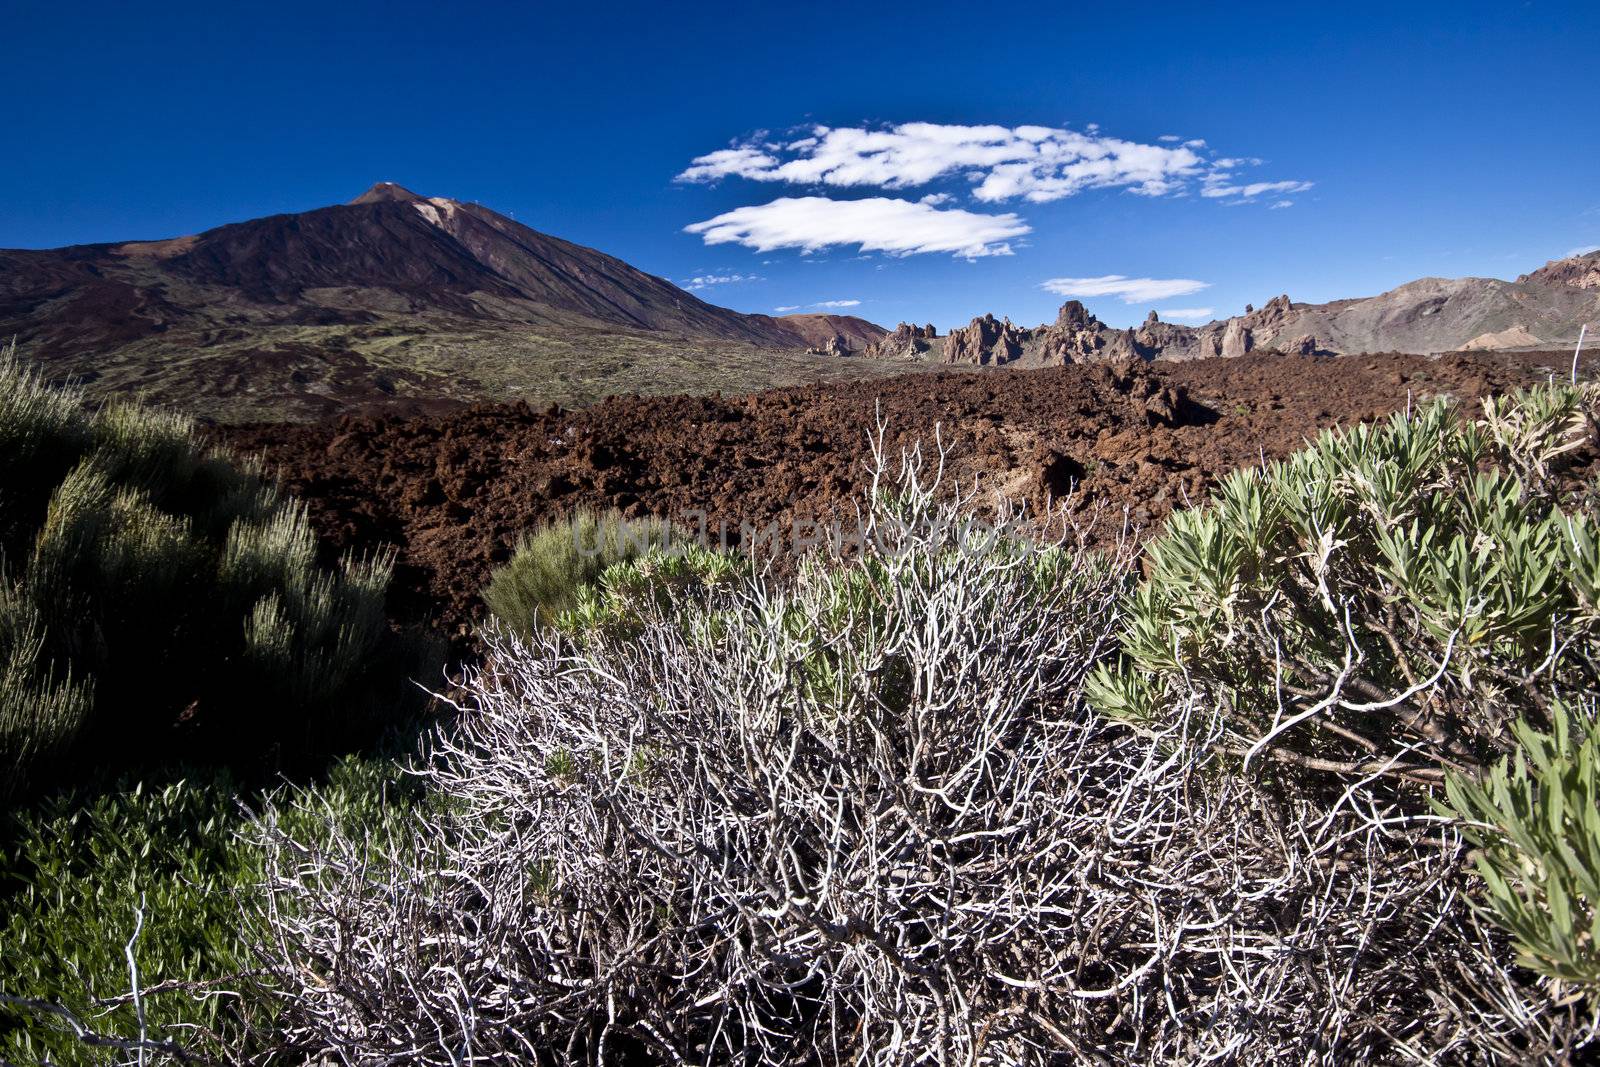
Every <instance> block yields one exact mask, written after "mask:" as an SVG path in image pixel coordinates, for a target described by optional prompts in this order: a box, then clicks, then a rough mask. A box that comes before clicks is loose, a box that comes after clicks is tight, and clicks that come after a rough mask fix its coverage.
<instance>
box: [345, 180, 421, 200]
mask: <svg viewBox="0 0 1600 1067" xmlns="http://www.w3.org/2000/svg"><path fill="white" fill-rule="evenodd" d="M425 199H427V198H426V197H422V196H418V195H417V194H416V193H413V192H412V191H411V190H410V189H407V188H406V187H405V186H403V185H397V184H395V183H394V182H378V183H377V184H376V185H374V186H373V187H372V188H371V189H368V190H367V191H366V192H364V193H362V194H361V195H360V196H358V197H356V198H355V199H354V200H352V201H350V203H351V204H381V203H384V202H385V201H389V200H397V201H400V202H401V203H406V202H408V201H414V200H425Z"/></svg>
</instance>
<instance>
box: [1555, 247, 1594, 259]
mask: <svg viewBox="0 0 1600 1067" xmlns="http://www.w3.org/2000/svg"><path fill="white" fill-rule="evenodd" d="M1590 252H1600V245H1583V246H1581V247H1579V248H1570V249H1568V250H1567V254H1566V255H1564V256H1562V257H1561V258H1562V259H1571V258H1572V257H1573V256H1586V255H1588V254H1589V253H1590Z"/></svg>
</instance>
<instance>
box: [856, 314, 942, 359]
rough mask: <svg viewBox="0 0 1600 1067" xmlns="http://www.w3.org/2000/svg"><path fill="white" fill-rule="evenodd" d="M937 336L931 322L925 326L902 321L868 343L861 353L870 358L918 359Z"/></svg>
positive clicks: (929, 347)
mask: <svg viewBox="0 0 1600 1067" xmlns="http://www.w3.org/2000/svg"><path fill="white" fill-rule="evenodd" d="M938 337H939V332H938V331H937V330H935V329H934V328H933V323H931V322H930V323H928V324H927V325H926V326H918V325H916V324H915V323H910V322H902V323H901V324H900V325H898V326H896V327H895V328H894V332H892V333H889V334H886V335H884V337H883V338H882V339H881V340H878V341H875V342H874V343H872V344H870V345H868V346H867V347H866V349H864V350H863V352H862V355H864V356H867V357H868V358H871V359H920V358H922V356H923V355H924V354H925V353H927V352H928V350H929V349H931V348H932V347H933V342H934V341H936V340H937V339H938Z"/></svg>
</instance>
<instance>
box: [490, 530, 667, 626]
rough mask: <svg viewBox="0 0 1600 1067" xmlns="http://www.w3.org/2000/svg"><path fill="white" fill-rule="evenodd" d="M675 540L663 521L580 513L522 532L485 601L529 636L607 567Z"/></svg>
mask: <svg viewBox="0 0 1600 1067" xmlns="http://www.w3.org/2000/svg"><path fill="white" fill-rule="evenodd" d="M673 540H674V534H673V531H672V527H671V525H670V524H668V523H667V522H665V521H663V520H659V519H644V520H633V519H625V518H623V516H622V513H621V512H618V511H615V510H613V511H607V512H604V513H601V514H596V513H594V512H592V511H579V512H577V513H575V514H573V515H571V516H569V517H567V518H565V519H560V520H557V521H555V522H551V523H547V524H545V525H543V526H540V527H539V528H538V529H536V530H534V531H533V532H532V533H530V534H527V535H524V536H523V538H522V539H521V540H520V541H519V542H518V544H517V550H516V552H515V553H514V554H513V555H512V557H511V559H510V561H509V562H507V563H506V564H505V565H504V566H502V567H499V568H497V569H496V570H495V572H494V574H492V575H491V576H490V578H489V584H488V586H487V587H486V588H485V589H484V591H483V599H484V602H485V603H486V604H488V606H489V610H490V611H491V612H492V613H493V614H494V617H495V618H496V619H497V620H499V622H500V623H501V625H503V626H505V627H507V628H508V629H509V630H510V631H511V632H513V633H516V634H520V635H522V636H524V637H527V636H530V635H532V634H533V633H534V632H535V630H537V629H538V628H539V627H541V626H550V625H553V624H554V623H555V622H556V620H557V618H558V617H559V616H560V615H561V614H562V613H563V612H567V611H571V610H572V609H573V608H575V607H577V606H578V603H579V599H580V597H581V595H582V591H583V590H584V589H585V588H587V587H591V586H593V585H594V584H595V583H596V582H598V581H599V579H600V575H601V574H602V573H603V572H604V571H605V570H606V568H608V567H610V566H611V565H613V564H615V563H620V562H623V561H624V560H629V559H633V558H635V557H637V556H640V555H642V554H643V553H645V552H647V551H648V550H650V549H651V548H660V547H663V546H665V545H667V544H669V543H671V542H672V541H673Z"/></svg>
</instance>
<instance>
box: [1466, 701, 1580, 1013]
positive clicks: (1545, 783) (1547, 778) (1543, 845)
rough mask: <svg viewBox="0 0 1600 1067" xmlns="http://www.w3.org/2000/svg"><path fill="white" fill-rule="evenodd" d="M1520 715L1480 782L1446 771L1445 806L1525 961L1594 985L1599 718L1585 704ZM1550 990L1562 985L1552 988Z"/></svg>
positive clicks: (1562, 979) (1493, 910) (1564, 979)
mask: <svg viewBox="0 0 1600 1067" xmlns="http://www.w3.org/2000/svg"><path fill="white" fill-rule="evenodd" d="M1551 719H1552V721H1553V728H1552V730H1551V731H1550V732H1549V733H1544V732H1541V731H1539V730H1536V729H1534V728H1533V727H1531V726H1529V725H1528V724H1527V723H1526V722H1519V723H1518V724H1517V725H1516V727H1515V734H1516V741H1517V751H1516V753H1515V755H1513V756H1510V757H1507V758H1506V759H1504V760H1501V761H1500V763H1499V764H1497V765H1496V766H1495V767H1494V769H1493V770H1491V771H1490V772H1489V774H1488V775H1486V776H1485V777H1484V778H1483V779H1482V780H1481V781H1480V780H1475V779H1472V778H1469V777H1466V776H1463V775H1451V776H1450V777H1449V778H1448V779H1447V781H1446V783H1445V790H1446V795H1447V797H1448V798H1449V806H1448V807H1446V808H1444V809H1443V810H1445V811H1447V812H1449V813H1451V814H1454V815H1456V816H1458V817H1459V818H1460V819H1461V820H1463V822H1462V826H1463V828H1464V830H1465V832H1466V834H1467V836H1468V838H1469V839H1470V840H1471V841H1472V842H1473V843H1474V844H1475V845H1477V846H1478V849H1479V852H1478V859H1477V868H1478V872H1479V874H1481V875H1482V876H1483V880H1484V883H1485V887H1486V893H1485V896H1486V900H1485V907H1486V909H1487V911H1488V912H1489V914H1490V915H1491V916H1492V917H1493V918H1494V920H1495V921H1496V922H1498V923H1499V924H1500V925H1501V926H1502V927H1504V928H1505V929H1506V930H1507V931H1508V932H1509V933H1510V934H1511V938H1512V943H1513V944H1514V945H1515V946H1516V949H1517V959H1518V962H1520V963H1521V964H1522V965H1523V966H1525V967H1527V968H1529V969H1530V970H1533V971H1537V972H1538V973H1540V974H1542V975H1545V976H1547V977H1549V978H1552V979H1555V980H1556V981H1557V982H1558V983H1560V985H1563V986H1570V987H1575V988H1576V989H1577V990H1579V991H1581V992H1583V993H1585V994H1588V995H1590V996H1593V995H1594V994H1595V993H1597V992H1600V723H1597V722H1596V719H1595V708H1594V706H1593V704H1592V703H1591V704H1589V705H1588V706H1585V707H1580V708H1573V707H1569V706H1567V705H1566V704H1565V703H1561V702H1558V703H1556V704H1555V705H1554V706H1553V707H1552V709H1551ZM1558 992H1562V990H1560V989H1559V987H1558Z"/></svg>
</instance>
